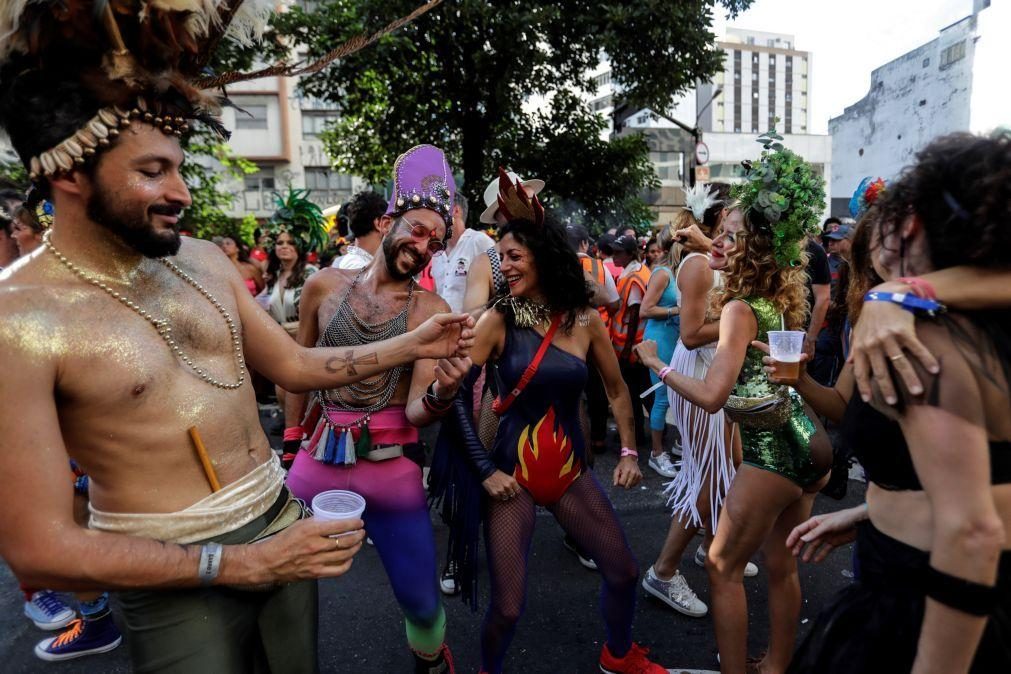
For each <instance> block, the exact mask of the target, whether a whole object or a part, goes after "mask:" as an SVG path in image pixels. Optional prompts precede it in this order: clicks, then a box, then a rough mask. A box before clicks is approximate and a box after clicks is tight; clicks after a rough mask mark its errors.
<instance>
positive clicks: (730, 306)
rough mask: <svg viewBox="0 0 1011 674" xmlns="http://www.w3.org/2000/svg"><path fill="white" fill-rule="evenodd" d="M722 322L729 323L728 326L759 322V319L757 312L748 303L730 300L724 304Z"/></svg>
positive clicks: (721, 312)
mask: <svg viewBox="0 0 1011 674" xmlns="http://www.w3.org/2000/svg"><path fill="white" fill-rule="evenodd" d="M720 320H721V321H728V325H729V324H730V323H734V322H736V323H742V322H746V321H751V322H755V323H757V322H758V319H757V318H755V312H754V311H753V310H752V308H751V307H750V306H749V305H748V303H747V302H745V301H743V300H730V301H729V302H727V303H726V304H724V305H723V310H722V311H720Z"/></svg>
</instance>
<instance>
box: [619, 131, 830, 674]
mask: <svg viewBox="0 0 1011 674" xmlns="http://www.w3.org/2000/svg"><path fill="white" fill-rule="evenodd" d="M776 140H778V137H777V136H775V135H774V134H769V135H766V136H764V137H763V138H760V142H763V144H764V146H765V151H764V152H763V153H762V157H761V160H760V161H759V162H756V163H755V164H754V165H751V166H749V167H748V181H747V182H746V183H745V184H743V185H741V186H739V187H737V188H735V191H734V193H733V196H734V197H735V198H737V199H738V200H739V208H740V210H741V211H742V213H743V215H744V217H743V218H741V219H735V218H727V219H726V220H725V222H724V223H723V228H722V232H721V233H720V234H719V236H717V237H716V240H715V241H714V242H713V249H712V255H711V260H710V266H711V267H712V268H713V269H715V270H720V271H722V272H723V277H724V285H723V287H722V288H720V289H717V290H716V291H715V292H714V293H713V295H712V308H713V310H714V311H719V312H720V330H719V342H718V344H717V347H716V354H715V356H714V357H713V362H712V365H711V366H710V368H709V370H708V372H707V373H706V376H705V378H704V379H701V380H700V379H694V378H692V377H689V376H686V375H684V374H681V373H680V372H676V371H671V370H670V369H669V368H667V367H666V365H667V364H666V363H664V362H663V361H661V360H660V359H659V358H657V356H656V344H655V343H653V342H643V343H642V344H641V345H640V346H639V347H637V351H638V353H639V356H640V358H641V359H642V362H643V363H645V364H646V365H647V366H648V367H650V368H651V369H653V370H654V371H657V372H660V371H661V370H662V372H660V374H662V375H665V376H664V377H663V379H664V381H665V382H666V384H667V385H668V386H669V387H671V388H672V389H673V390H674V391H675V392H677V393H678V394H680V395H681V396H683V397H684V398H686V399H688V400H689V401H691V402H693V403H695V404H696V405H698V406H700V407H702V408H703V409H704V410H705V411H707V412H709V413H710V414H712V413H715V412H717V411H719V410H720V409H721V408H722V409H724V410H725V411H726V413H727V415H728V416H729V417H730V418H731V419H732V420H734V421H735V422H737V424H738V427H739V428H740V429H741V430H740V432H741V441H742V443H741V444H742V447H743V462H742V464H741V467H740V468H739V469H738V471H737V474H736V475H735V477H734V481H733V483H732V485H731V487H730V491H729V492H728V494H727V497H726V501H725V503H724V506H723V512H722V513H721V515H720V520H719V522H720V525H719V527H718V528H717V529H716V536H715V539H714V540H713V543H712V545H711V546H710V548H709V552H708V555H707V558H706V568H707V570H708V571H709V581H710V585H711V586H712V602H713V624H714V626H715V629H716V642H717V645H718V647H719V653H720V668H721V671H723V672H733V673H734V674H738V673H739V672H743V671H745V669H746V668H748V669H750V670H751V671H761V672H783V671H784V670H785V669H786V667H787V665H788V664H789V662H790V657H791V656H792V654H793V648H794V640H795V637H796V631H797V620H798V616H799V613H800V605H801V601H800V582H799V579H798V577H797V563H796V560H795V559H794V558H793V556H792V555H791V554H790V551H789V550H788V549H787V548H786V536H787V534H789V532H790V530H791V529H792V528H793V527H794V526H796V525H797V524H799V523H800V522H803V521H804V520H805V519H806V518H807V517H808V515H809V514H810V512H811V505H812V504H813V502H814V495H815V494H816V493H817V491H818V489H820V488H821V485H822V484H823V483H824V481H825V478H826V477H827V473H828V469H829V465H830V462H831V446H830V445H829V443H828V440H827V438H826V436H825V432H824V430H823V429H821V428H820V426H819V425H818V423H817V421H816V419H815V417H814V415H813V414H808V413H806V412H805V408H804V405H803V402H802V401H801V400H800V397H799V396H798V395H797V394H796V393H795V392H792V391H791V390H790V389H789V388H788V387H787V386H785V385H780V384H772V383H770V382H769V380H768V378H767V377H766V374H765V372H764V370H763V364H762V357H763V353H762V352H761V351H759V350H758V349H756V348H754V347H752V346H751V342H752V341H753V340H756V339H757V340H762V341H767V339H768V338H767V333H768V332H769V331H770V330H781V329H792V330H797V329H802V327H803V324H804V319H805V316H806V313H807V308H806V302H805V299H804V274H805V271H804V264H803V263H804V261H805V260H804V254H803V252H802V249H801V243H802V242H803V240H804V237H805V235H806V234H807V233H808V232H809V231H811V230H812V229H813V227H814V226H815V225H816V222H817V219H818V214H819V212H820V210H821V207H822V204H823V202H824V198H825V193H824V188H823V185H824V182H823V180H822V178H820V177H819V176H817V175H816V174H815V173H814V172H813V170H812V169H811V167H810V165H809V164H807V163H806V162H805V161H804V160H803V159H801V158H800V157H799V156H797V155H796V154H794V153H793V152H791V151H790V150H787V149H785V148H783V146H782V144H781V143H778V142H774V141H776ZM759 548H762V549H763V550H764V552H765V558H766V565H767V569H768V574H769V612H770V627H769V651H768V655H766V656H765V657H764V658H763V659H762V660H761V661H760V662H757V663H756V662H753V663H751V664H750V665H749V664H747V627H748V611H747V599H746V597H745V593H744V583H743V581H744V571H745V567H746V565H747V564H748V560H749V558H750V557H751V556H752V555H754V554H755V553H756V552H757V551H758V549H759Z"/></svg>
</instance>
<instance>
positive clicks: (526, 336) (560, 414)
mask: <svg viewBox="0 0 1011 674" xmlns="http://www.w3.org/2000/svg"><path fill="white" fill-rule="evenodd" d="M543 339H544V337H543V335H541V334H539V333H538V332H536V331H535V330H533V329H532V328H520V327H517V326H516V325H515V324H514V323H513V322H512V321H511V320H509V321H508V322H507V328H506V340H505V349H503V352H502V357H501V358H500V359H499V360H498V361H497V367H496V377H497V378H498V384H499V391H503V392H506V391H511V390H512V389H513V387H515V386H516V384H517V383H518V382H519V380H520V377H522V376H523V372H524V371H525V370H526V369H527V366H528V365H529V364H530V361H531V360H533V358H534V355H535V354H536V353H537V349H538V348H539V347H540V345H541V342H542V341H543ZM586 376H587V375H586V363H585V362H584V361H583V359H581V358H579V357H577V356H574V355H572V354H571V353H569V352H567V351H565V350H563V349H560V348H559V347H557V346H555V345H554V344H552V345H551V346H549V347H548V350H547V352H545V354H544V358H543V359H542V360H541V364H540V367H539V368H538V369H537V373H536V374H535V375H534V377H533V379H531V380H530V383H529V384H527V387H526V388H525V389H523V392H522V393H521V394H520V395H519V396H518V397H517V398H516V400H515V401H514V402H513V404H512V406H511V407H510V408H509V409H508V410H506V412H505V413H504V414H503V415H502V417H501V420H500V422H499V427H498V434H497V435H496V436H495V445H494V447H493V448H492V460H493V461H494V462H495V466H496V467H497V468H498V469H499V470H501V471H502V472H504V473H507V474H509V475H512V476H513V477H515V478H516V481H517V482H519V483H520V484H521V485H522V486H523V487H524V488H525V489H526V490H527V491H528V492H530V495H531V496H533V498H534V501H536V502H537V503H538V504H539V505H552V504H554V503H555V502H557V501H558V499H559V498H561V496H562V494H564V493H565V490H566V489H568V488H569V486H570V485H571V484H572V483H573V482H574V481H575V480H576V478H578V477H579V476H580V474H582V472H583V461H584V458H585V451H586V449H585V439H584V437H583V430H582V427H581V426H580V423H579V400H580V395H581V394H582V391H583V388H584V387H585V385H586Z"/></svg>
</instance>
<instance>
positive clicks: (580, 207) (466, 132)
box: [274, 0, 751, 230]
mask: <svg viewBox="0 0 1011 674" xmlns="http://www.w3.org/2000/svg"><path fill="white" fill-rule="evenodd" d="M417 2H418V0H389V1H387V2H382V3H376V2H372V1H370V0H326V1H320V2H318V3H313V7H314V8H315V11H314V12H312V13H307V12H306V11H304V10H303V9H302V8H301V7H300V6H295V7H293V8H292V9H291V10H290V11H288V12H286V13H284V14H282V15H279V17H277V18H276V19H275V24H274V27H275V30H276V31H277V35H278V36H280V37H281V38H282V39H283V40H287V41H289V43H290V44H298V45H304V46H305V48H307V50H308V53H309V55H310V56H319V55H321V54H323V53H325V52H327V51H329V50H330V49H332V48H333V46H334V45H335V44H339V43H341V42H343V41H344V40H346V39H348V38H349V37H351V36H352V35H355V34H359V33H363V32H369V31H370V30H373V29H374V28H375V27H377V26H380V25H383V24H385V23H386V22H387V21H388V20H389V19H391V18H392V17H394V16H398V15H403V14H406V13H408V12H409V11H410V10H411V9H413V7H414V6H415V5H416V4H417ZM749 4H751V0H680V1H675V0H642V1H640V2H597V1H596V0H551V1H548V2H546V1H539V0H528V1H527V2H523V3H515V2H501V1H497V0H455V1H452V2H450V1H447V2H444V3H443V4H442V5H441V6H440V7H438V8H436V9H435V10H433V11H431V12H429V13H428V14H426V15H424V16H422V17H420V18H419V19H417V20H416V21H415V22H413V23H412V24H410V25H408V26H406V27H404V28H402V29H401V30H399V31H397V32H396V33H394V34H392V35H389V36H386V37H384V38H382V39H381V40H380V41H379V42H378V43H377V44H375V45H372V46H371V47H369V48H367V49H365V50H363V51H361V52H359V53H358V54H355V55H353V56H351V57H349V58H347V59H346V60H344V61H341V62H338V63H336V64H335V65H333V66H331V67H329V68H327V69H326V70H324V71H322V72H321V73H319V74H318V75H315V76H312V77H310V78H307V79H305V80H303V82H302V85H301V86H302V87H303V89H304V91H305V92H306V93H308V94H310V95H312V96H315V97H318V98H321V99H325V100H329V101H333V102H335V103H337V104H338V106H339V108H340V111H341V118H340V120H339V121H338V122H337V123H335V124H334V125H333V127H332V128H331V129H330V130H329V131H328V132H327V133H325V134H324V141H325V143H326V145H327V149H328V152H329V153H330V154H331V156H332V157H333V159H334V162H335V165H336V166H337V168H338V169H340V170H341V171H344V172H347V173H352V174H355V175H360V176H362V177H364V178H366V179H367V180H369V181H370V182H374V183H384V182H386V180H387V179H388V178H389V176H390V172H391V168H392V165H393V161H394V159H395V158H396V156H397V154H399V153H400V152H402V151H404V150H406V149H407V148H408V147H410V146H412V145H415V144H417V143H422V142H430V143H434V144H435V145H438V146H440V147H442V148H443V149H445V150H446V151H447V153H448V155H449V157H450V161H451V163H452V164H453V166H454V167H456V168H457V170H458V172H460V173H462V177H463V190H464V193H465V194H466V195H467V196H468V197H469V198H471V199H472V200H473V199H479V198H480V195H481V193H482V192H483V188H484V186H485V184H486V182H487V181H488V180H489V179H490V177H491V176H492V175H493V174H494V170H495V167H496V166H497V165H499V164H502V165H504V166H507V167H508V168H510V169H513V170H515V171H517V172H518V173H520V174H521V175H525V176H537V177H541V178H543V179H544V180H545V181H546V182H547V185H548V187H547V189H546V191H545V196H546V197H547V199H548V201H549V203H551V204H552V205H555V206H558V205H564V208H565V210H566V212H567V213H568V214H569V215H571V216H572V217H573V218H579V219H584V220H585V221H586V222H587V224H589V225H591V227H592V228H593V229H595V230H596V229H599V228H600V227H601V226H603V222H604V221H606V220H614V221H622V222H633V223H634V222H639V221H641V220H642V219H643V218H644V217H646V215H647V213H648V210H647V208H646V206H645V204H643V203H642V202H641V201H640V200H639V199H638V194H639V193H640V192H641V191H642V190H643V189H644V188H648V187H653V186H655V185H656V178H655V175H654V173H653V170H652V167H651V165H650V164H649V161H648V150H647V148H646V144H645V142H644V141H643V140H642V139H641V138H635V137H631V138H627V137H626V138H622V139H618V140H614V141H611V142H603V141H601V139H600V135H601V132H602V131H603V130H604V128H605V126H606V122H602V121H601V120H599V118H598V117H597V116H596V115H595V114H594V113H593V112H592V111H591V110H589V109H588V106H587V105H586V104H584V103H582V102H581V101H580V99H579V98H578V96H577V93H578V92H581V91H592V90H593V89H595V88H596V85H595V84H594V83H592V82H590V81H588V78H587V76H586V73H587V72H588V71H589V70H590V69H592V68H594V67H595V66H596V65H597V63H598V62H599V58H600V56H601V55H602V53H606V54H608V55H609V57H610V59H611V72H612V76H613V78H614V79H615V80H617V83H618V84H619V85H620V86H621V87H622V88H623V94H622V95H623V97H624V98H625V99H626V100H628V101H629V102H631V103H632V104H633V105H639V106H642V107H654V108H657V109H666V108H667V107H668V106H669V105H670V103H671V101H672V99H673V97H674V96H676V95H677V94H679V93H681V92H683V91H685V90H686V89H687V88H689V87H691V86H692V85H693V84H694V82H695V80H696V79H698V78H707V77H709V76H711V75H712V74H714V73H715V72H717V71H718V70H720V69H721V68H722V63H723V53H722V51H720V50H719V49H717V48H716V46H715V44H714V41H715V35H714V34H713V32H712V23H711V18H712V13H713V12H715V11H721V10H722V11H727V12H729V14H730V15H736V13H737V12H739V11H741V10H742V9H744V8H746V7H747V6H748V5H749ZM536 100H543V101H549V102H550V104H544V105H540V106H539V107H536V106H535V105H534V102H535V101H536ZM535 107H536V109H531V108H535ZM480 210H481V209H478V208H475V209H472V212H479V211H480Z"/></svg>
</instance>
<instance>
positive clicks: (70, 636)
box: [53, 618, 84, 647]
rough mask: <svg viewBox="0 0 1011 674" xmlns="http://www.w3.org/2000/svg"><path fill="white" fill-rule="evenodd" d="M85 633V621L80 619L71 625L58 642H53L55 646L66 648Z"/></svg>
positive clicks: (61, 634)
mask: <svg viewBox="0 0 1011 674" xmlns="http://www.w3.org/2000/svg"><path fill="white" fill-rule="evenodd" d="M83 631H84V621H83V620H81V619H80V618H78V619H77V620H75V621H74V622H72V623H70V626H69V627H67V629H66V630H65V631H63V632H61V633H60V635H59V636H58V637H56V640H55V641H54V642H53V646H54V647H56V646H64V645H66V644H68V643H70V642H71V641H73V640H74V639H76V638H77V637H79V636H81V632H83Z"/></svg>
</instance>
